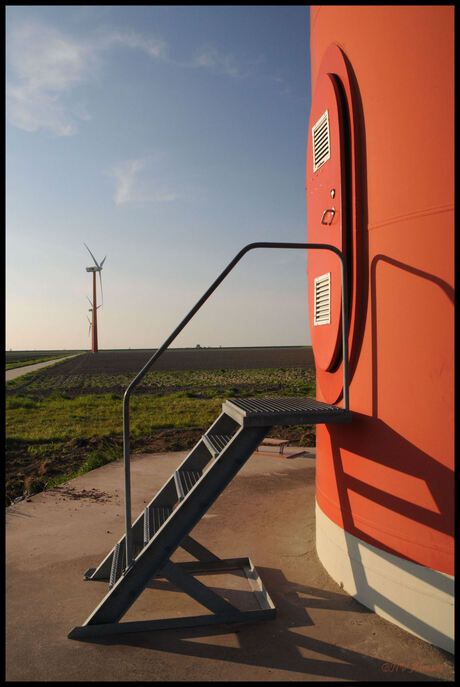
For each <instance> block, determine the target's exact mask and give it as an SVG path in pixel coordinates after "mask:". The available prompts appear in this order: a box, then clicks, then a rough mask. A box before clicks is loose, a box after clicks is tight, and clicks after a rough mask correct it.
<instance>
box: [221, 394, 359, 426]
mask: <svg viewBox="0 0 460 687" xmlns="http://www.w3.org/2000/svg"><path fill="white" fill-rule="evenodd" d="M222 410H223V411H224V412H225V413H227V414H228V415H230V416H231V417H232V418H233V419H234V420H236V421H237V422H239V423H240V424H241V425H242V426H243V427H256V426H257V427H265V426H273V425H301V424H305V425H313V424H323V423H329V422H350V421H351V412H350V411H349V410H344V409H343V408H339V407H338V406H334V405H329V404H328V403H323V402H322V401H317V400H316V399H314V398H310V397H309V396H304V397H300V398H298V397H293V398H290V397H287V398H230V399H228V400H227V401H225V403H223V404H222Z"/></svg>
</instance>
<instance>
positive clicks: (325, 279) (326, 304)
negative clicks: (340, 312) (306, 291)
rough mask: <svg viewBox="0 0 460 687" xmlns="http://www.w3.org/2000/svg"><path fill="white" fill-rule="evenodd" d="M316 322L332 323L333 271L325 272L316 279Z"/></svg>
mask: <svg viewBox="0 0 460 687" xmlns="http://www.w3.org/2000/svg"><path fill="white" fill-rule="evenodd" d="M314 303H315V309H314V315H315V317H314V324H315V326H317V325H319V324H330V323H331V273H330V272H328V273H327V274H323V275H322V276H321V277H316V279H315V294H314Z"/></svg>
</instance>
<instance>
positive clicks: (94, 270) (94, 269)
mask: <svg viewBox="0 0 460 687" xmlns="http://www.w3.org/2000/svg"><path fill="white" fill-rule="evenodd" d="M86 271H87V272H99V271H100V270H98V269H97V267H87V268H86Z"/></svg>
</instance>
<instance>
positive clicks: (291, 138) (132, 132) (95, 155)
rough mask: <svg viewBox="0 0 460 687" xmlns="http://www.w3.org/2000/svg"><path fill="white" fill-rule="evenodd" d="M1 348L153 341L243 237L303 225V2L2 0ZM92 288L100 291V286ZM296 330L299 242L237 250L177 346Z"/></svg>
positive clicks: (247, 342) (302, 339)
mask: <svg viewBox="0 0 460 687" xmlns="http://www.w3.org/2000/svg"><path fill="white" fill-rule="evenodd" d="M6 46H7V53H6V60H7V132H6V175H7V176H6V196H7V212H6V219H7V234H6V250H7V258H6V288H7V302H6V305H7V319H6V327H7V329H6V348H7V349H9V348H12V349H13V350H26V349H27V350H28V349H80V348H89V347H90V339H89V337H88V322H87V319H86V316H87V315H89V314H90V313H88V308H89V304H88V301H87V300H86V297H87V296H89V297H91V295H92V294H91V275H89V274H88V273H87V272H86V271H85V268H86V266H89V265H90V264H92V261H91V258H90V256H89V254H88V252H87V251H86V249H85V247H84V245H83V242H85V243H87V244H88V246H89V248H90V249H91V251H92V252H93V253H94V255H95V256H96V258H97V259H98V260H101V259H102V258H103V257H104V256H105V255H107V259H106V262H105V263H104V269H103V272H102V281H103V289H104V306H103V308H101V309H100V310H99V311H98V312H99V314H100V316H99V346H100V348H102V349H104V348H129V347H131V348H153V349H154V348H156V347H157V346H159V345H160V344H161V343H162V342H163V341H164V340H165V339H166V337H167V336H168V335H169V333H170V332H171V331H172V330H173V329H174V328H175V327H176V325H177V324H178V322H179V321H180V320H181V319H182V317H183V316H184V315H185V314H186V313H187V312H188V311H189V309H190V308H191V307H192V306H193V305H194V304H195V302H196V301H197V300H198V298H199V297H200V296H201V294H202V293H203V292H204V291H205V290H206V289H207V288H208V286H209V285H210V284H211V283H212V281H213V280H214V279H215V278H216V276H217V275H218V274H219V272H220V271H221V270H222V269H223V268H224V267H225V266H226V264H227V263H228V262H229V261H230V260H231V259H232V257H233V256H234V255H235V254H236V253H237V252H238V251H239V250H240V249H241V248H242V247H243V246H244V245H246V244H247V243H250V242H252V241H280V240H281V241H305V240H306V197H305V159H306V141H307V127H308V116H309V110H310V101H311V96H310V83H309V80H310V63H309V13H308V8H307V7H301V6H266V7H263V6H254V7H250V6H233V7H229V6H225V7H222V6H217V7H208V6H201V7H197V6H191V7H185V6H182V7H172V6H163V7H159V6H129V7H128V6H100V7H98V6H61V7H53V6H43V7H41V6H19V5H18V6H9V7H8V8H7V12H6ZM99 297H100V293H98V298H99ZM309 342H310V337H309V333H308V314H307V300H306V256H305V254H304V252H303V251H302V252H300V251H299V252H294V251H276V252H274V251H267V250H260V251H257V252H254V253H250V254H249V255H248V256H246V257H245V258H244V259H243V262H242V263H240V265H239V266H238V267H236V268H235V270H234V272H233V273H232V274H231V275H230V276H229V277H228V278H227V280H226V281H225V282H224V283H223V285H222V286H221V287H220V289H219V290H218V291H217V292H216V293H215V294H214V295H213V296H212V297H211V299H210V301H208V303H207V304H206V305H205V306H204V308H203V310H202V311H201V312H200V313H199V314H198V315H197V316H196V317H195V319H194V320H192V322H191V323H190V324H189V325H188V327H187V328H186V329H185V330H184V332H183V333H182V334H181V335H180V336H179V337H178V338H177V339H176V341H175V342H174V344H173V346H178V347H179V346H195V345H196V344H198V343H199V344H200V345H202V346H262V345H264V346H270V345H304V344H308V343H309Z"/></svg>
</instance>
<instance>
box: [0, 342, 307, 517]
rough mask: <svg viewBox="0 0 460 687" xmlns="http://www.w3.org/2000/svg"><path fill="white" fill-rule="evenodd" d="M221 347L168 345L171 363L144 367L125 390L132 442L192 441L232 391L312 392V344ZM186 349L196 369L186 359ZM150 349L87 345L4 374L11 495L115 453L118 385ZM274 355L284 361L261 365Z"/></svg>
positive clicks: (183, 444)
mask: <svg viewBox="0 0 460 687" xmlns="http://www.w3.org/2000/svg"><path fill="white" fill-rule="evenodd" d="M223 351H224V349H214V350H212V351H211V350H207V349H201V350H200V351H195V350H191V351H183V352H182V353H179V352H177V351H168V352H167V353H168V354H169V353H170V354H173V355H170V356H169V362H168V360H167V359H166V360H165V361H163V367H166V368H168V367H169V368H172V369H158V370H152V371H149V372H148V373H147V374H146V376H145V377H144V379H143V380H142V384H141V385H140V386H139V387H138V389H137V390H136V391H135V392H134V394H133V396H132V398H131V406H130V407H131V413H130V416H131V447H132V450H133V451H134V452H135V451H167V450H185V449H188V448H191V447H192V446H193V445H194V444H195V443H196V442H197V441H198V440H199V438H200V437H201V435H202V434H203V432H204V431H205V430H206V429H207V428H208V427H209V425H210V424H212V422H213V421H214V420H215V418H216V417H217V415H218V414H219V413H220V411H221V405H222V403H223V402H224V401H225V400H226V399H227V398H229V397H234V396H239V397H241V396H252V397H254V396H267V397H276V396H297V395H298V396H306V395H310V396H311V395H314V394H315V387H314V379H315V377H314V368H313V367H312V365H311V357H310V355H309V354H310V351H309V349H239V351H238V353H236V352H235V349H229V352H228V354H227V356H225V354H224V352H223ZM232 351H233V352H232ZM264 351H265V352H264ZM273 351H276V352H277V353H276V355H275V357H273ZM298 351H302V352H303V353H302V355H300V356H299V353H298ZM305 351H306V352H305ZM215 352H217V353H218V355H217V356H216V355H215ZM190 353H191V354H192V355H193V361H192V362H194V363H195V368H199V369H188V367H189V366H190V364H191V361H190V357H189V354H190ZM150 355H151V352H143V353H142V355H141V356H140V352H138V351H132V352H130V351H124V352H118V351H110V352H102V353H99V354H97V355H92V354H90V353H87V354H83V355H81V356H78V357H76V358H72V359H69V360H66V361H63V362H62V363H58V364H56V365H53V366H52V367H50V368H43V369H42V370H39V371H37V372H33V373H29V374H26V375H23V376H21V377H19V378H18V379H16V380H12V381H10V382H8V383H7V384H6V401H5V404H6V500H7V503H10V502H11V501H12V500H14V498H17V497H20V496H23V495H26V494H28V493H36V492H37V491H41V490H43V489H46V488H49V487H51V486H53V485H55V484H57V483H59V482H62V481H66V480H68V479H69V478H70V477H72V476H75V475H76V474H79V473H81V472H82V471H83V472H86V471H87V470H89V469H93V468H94V467H99V466H100V465H102V464H104V463H105V462H108V461H111V460H114V459H117V458H121V456H122V398H123V393H124V390H125V389H126V386H127V385H128V383H129V382H130V381H131V380H132V378H133V377H134V376H135V374H137V372H138V371H139V369H141V367H142V366H143V365H144V364H145V362H146V360H147V359H148V357H150ZM139 356H140V357H139ZM142 356H143V359H142V360H140V358H142ZM222 356H223V357H222ZM165 358H166V354H165ZM273 360H275V361H276V362H283V364H284V365H285V366H284V367H260V366H261V365H265V364H266V363H267V361H269V362H271V363H272V362H273ZM299 361H300V362H301V363H302V364H303V366H299ZM139 363H140V364H139ZM217 364H219V365H220V367H216V365H217ZM235 365H238V366H240V367H234V366H235ZM245 365H253V366H254V367H245ZM257 365H259V367H258V366H257ZM181 366H182V368H181ZM232 366H233V367H232ZM133 368H134V369H133ZM174 368H175V369H174ZM177 368H179V369H177ZM276 435H277V436H283V437H286V438H290V439H292V440H295V442H296V443H298V444H300V445H306V446H310V445H314V441H315V432H314V428H313V427H305V426H303V427H289V428H276Z"/></svg>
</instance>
